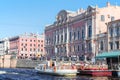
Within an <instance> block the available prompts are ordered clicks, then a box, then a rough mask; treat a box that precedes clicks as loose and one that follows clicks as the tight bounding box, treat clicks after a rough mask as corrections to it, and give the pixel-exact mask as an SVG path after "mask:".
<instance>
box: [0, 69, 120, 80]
mask: <svg viewBox="0 0 120 80" xmlns="http://www.w3.org/2000/svg"><path fill="white" fill-rule="evenodd" d="M0 80H120V79H119V78H112V77H90V76H74V77H62V76H51V75H43V74H37V72H36V71H35V70H33V69H3V68H0Z"/></svg>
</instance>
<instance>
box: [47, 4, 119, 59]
mask: <svg viewBox="0 0 120 80" xmlns="http://www.w3.org/2000/svg"><path fill="white" fill-rule="evenodd" d="M119 14H120V7H119V6H116V5H115V6H114V5H110V3H109V2H108V3H107V4H106V6H105V7H102V8H99V7H98V6H95V7H93V6H88V8H87V9H86V10H83V9H80V10H78V11H76V12H72V11H67V10H62V11H60V12H59V13H58V15H57V17H56V21H55V22H54V23H53V24H51V25H48V26H46V28H45V51H46V54H47V56H48V57H53V56H59V57H60V56H79V57H82V56H85V55H86V57H87V59H88V60H91V58H92V57H94V56H95V55H96V54H97V53H98V51H96V50H97V49H96V48H97V47H98V45H97V41H96V40H97V35H98V34H100V33H105V32H107V26H106V24H105V23H107V22H109V21H113V20H116V19H119V18H120V15H119Z"/></svg>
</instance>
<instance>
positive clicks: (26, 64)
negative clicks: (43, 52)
mask: <svg viewBox="0 0 120 80" xmlns="http://www.w3.org/2000/svg"><path fill="white" fill-rule="evenodd" d="M41 62H43V61H40V60H29V59H16V57H15V56H12V55H4V56H0V68H34V67H35V66H37V64H40V63H41Z"/></svg>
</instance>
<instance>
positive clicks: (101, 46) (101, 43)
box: [100, 41, 103, 50]
mask: <svg viewBox="0 0 120 80" xmlns="http://www.w3.org/2000/svg"><path fill="white" fill-rule="evenodd" d="M100 50H103V41H101V42H100Z"/></svg>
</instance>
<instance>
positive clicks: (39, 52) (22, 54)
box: [9, 33, 45, 58]
mask: <svg viewBox="0 0 120 80" xmlns="http://www.w3.org/2000/svg"><path fill="white" fill-rule="evenodd" d="M9 53H10V54H17V57H18V58H34V57H41V56H44V55H45V53H44V35H39V34H33V33H30V34H23V35H19V36H16V37H12V38H10V49H9Z"/></svg>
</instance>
